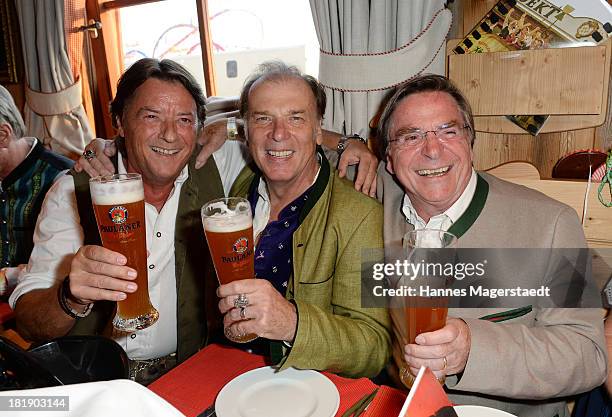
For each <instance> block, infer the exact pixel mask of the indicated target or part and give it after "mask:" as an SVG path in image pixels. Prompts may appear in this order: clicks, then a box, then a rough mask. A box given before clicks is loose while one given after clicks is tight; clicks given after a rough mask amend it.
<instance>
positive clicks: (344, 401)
mask: <svg viewBox="0 0 612 417" xmlns="http://www.w3.org/2000/svg"><path fill="white" fill-rule="evenodd" d="M262 366H266V363H265V360H264V358H263V357H262V356H257V355H252V354H250V353H246V352H243V351H241V350H238V349H234V348H230V347H225V346H220V345H210V346H208V347H206V348H204V349H202V350H201V351H200V352H198V353H197V354H196V355H194V356H193V357H191V358H189V359H188V360H187V361H185V362H184V363H182V364H181V365H179V366H177V367H176V368H175V369H173V370H172V371H170V372H168V373H167V374H166V375H164V376H163V377H161V378H160V379H158V380H157V381H155V382H154V383H152V384H151V385H149V388H150V389H151V390H152V391H153V392H155V393H156V394H157V395H159V396H160V397H162V398H164V399H165V400H166V401H168V402H169V403H170V404H172V405H173V406H175V407H176V408H177V409H178V410H179V411H181V412H182V413H183V414H185V415H186V416H187V417H195V416H197V415H198V414H199V413H201V412H202V411H204V410H205V409H206V408H207V407H209V406H210V405H211V404H212V403H213V402H214V400H215V398H216V397H217V394H218V393H219V391H221V388H223V386H224V385H225V384H227V383H228V382H229V381H231V380H232V379H233V378H235V377H237V376H238V375H240V374H243V373H245V372H247V371H250V370H252V369H255V368H259V367H262ZM324 374H325V375H326V376H327V377H328V378H329V379H330V380H331V381H332V382H333V383H334V384H335V385H336V387H337V388H338V391H339V392H340V408H339V409H338V413H337V414H336V416H341V415H342V413H344V412H345V411H346V410H347V409H348V408H350V407H351V406H352V405H353V404H354V403H355V402H357V401H358V400H359V399H361V398H362V397H363V396H364V395H366V394H369V393H371V392H372V391H373V390H374V389H376V388H378V386H377V385H376V384H374V383H373V382H372V381H370V380H369V379H367V378H360V379H349V378H342V377H339V376H337V375H334V374H330V373H327V372H325V373H324ZM405 398H406V396H405V394H404V393H402V392H401V391H398V390H395V389H393V388H389V387H381V389H380V390H379V392H378V394H377V395H376V397H375V398H374V400H373V401H372V403H371V404H370V407H369V408H368V410H367V411H366V412H365V413H364V414H363V417H377V416H396V415H397V414H398V413H399V411H400V409H401V407H402V403H403V401H404V400H405Z"/></svg>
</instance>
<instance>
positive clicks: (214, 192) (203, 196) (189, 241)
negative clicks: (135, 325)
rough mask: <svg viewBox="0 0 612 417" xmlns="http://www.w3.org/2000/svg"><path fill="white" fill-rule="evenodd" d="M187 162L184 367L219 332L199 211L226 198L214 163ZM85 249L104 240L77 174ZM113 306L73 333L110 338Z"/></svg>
mask: <svg viewBox="0 0 612 417" xmlns="http://www.w3.org/2000/svg"><path fill="white" fill-rule="evenodd" d="M197 154H198V150H197V149H196V151H195V152H194V153H193V155H194V156H193V157H192V158H191V160H190V161H189V178H188V179H187V181H185V183H184V184H183V186H182V188H181V194H180V197H179V206H178V212H177V216H176V230H175V236H174V252H175V262H176V264H175V270H176V292H177V339H178V340H177V356H178V361H179V362H182V361H184V360H185V359H187V358H188V357H189V356H191V355H193V354H194V353H196V352H197V351H198V349H200V348H201V347H202V346H204V345H205V344H206V343H207V341H208V337H209V335H211V334H212V333H213V332H214V331H215V330H217V329H218V328H220V327H221V318H220V313H219V312H218V309H217V297H216V288H217V278H216V275H215V273H214V267H213V265H212V261H211V259H210V254H209V252H208V246H207V245H206V239H205V237H204V231H203V228H202V221H201V217H200V209H201V207H202V206H203V205H204V204H205V203H206V202H207V201H210V200H212V199H215V198H220V197H223V196H224V192H223V185H222V183H221V177H220V175H219V172H218V170H217V166H216V164H215V161H214V159H213V158H209V159H208V162H207V163H206V165H204V166H203V167H202V168H200V169H199V170H195V169H194V163H195V156H196V155H197ZM73 175H74V182H75V190H76V197H77V204H78V209H79V216H80V218H81V225H82V227H83V231H84V244H85V245H99V244H100V236H99V234H98V229H97V226H96V220H95V216H94V213H93V209H92V205H91V196H90V194H89V176H88V175H87V174H85V173H80V174H73ZM114 311H115V303H113V302H109V301H99V302H97V303H96V305H95V306H94V309H93V311H92V313H91V314H90V315H89V316H88V317H86V318H84V319H79V320H78V321H77V322H76V324H75V325H74V327H73V328H72V330H71V331H70V334H104V335H110V330H111V326H112V324H111V322H112V317H113V316H114Z"/></svg>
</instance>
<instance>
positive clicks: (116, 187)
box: [89, 181, 144, 206]
mask: <svg viewBox="0 0 612 417" xmlns="http://www.w3.org/2000/svg"><path fill="white" fill-rule="evenodd" d="M89 191H90V193H91V201H92V203H94V204H98V205H104V206H110V205H113V204H128V203H134V202H136V201H141V200H144V190H143V188H142V182H141V181H115V182H96V181H93V182H90V183H89Z"/></svg>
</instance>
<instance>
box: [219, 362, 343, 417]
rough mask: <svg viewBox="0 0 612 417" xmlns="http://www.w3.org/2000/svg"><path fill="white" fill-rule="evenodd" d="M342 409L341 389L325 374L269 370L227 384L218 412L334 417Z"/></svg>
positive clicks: (238, 416) (239, 416)
mask: <svg viewBox="0 0 612 417" xmlns="http://www.w3.org/2000/svg"><path fill="white" fill-rule="evenodd" d="M339 405H340V394H338V389H337V388H336V386H335V385H334V384H333V382H331V381H330V380H329V379H328V378H327V377H325V376H323V375H322V374H320V373H318V372H316V371H303V370H297V369H294V368H289V369H287V370H285V371H282V372H275V371H274V369H273V368H272V367H270V366H266V367H264V368H258V369H254V370H252V371H249V372H247V373H244V374H242V375H240V376H238V377H236V378H234V379H232V380H231V381H230V382H228V383H227V385H225V386H224V387H223V389H222V390H221V392H219V395H218V396H217V400H216V401H215V411H216V413H217V416H219V417H286V416H292V417H333V416H334V415H335V414H336V411H338V406H339Z"/></svg>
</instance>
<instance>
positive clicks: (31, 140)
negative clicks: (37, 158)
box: [23, 136, 38, 159]
mask: <svg viewBox="0 0 612 417" xmlns="http://www.w3.org/2000/svg"><path fill="white" fill-rule="evenodd" d="M23 139H24V140H25V141H26V142H27V143H28V145H30V150H29V151H28V153H27V155H26V158H27V157H28V156H30V154H31V153H32V151H33V150H34V148H35V147H36V144H37V143H38V139H36V138H33V137H30V136H26V137H24V138H23ZM24 159H25V158H24Z"/></svg>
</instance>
